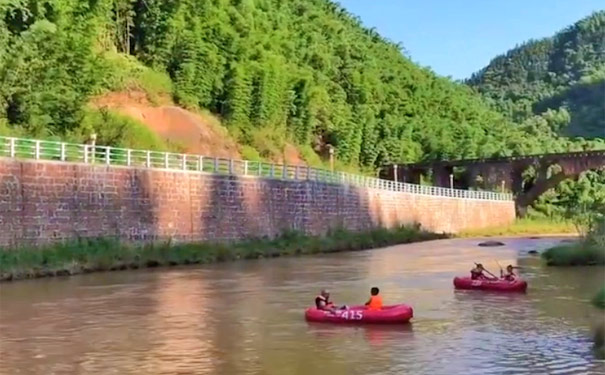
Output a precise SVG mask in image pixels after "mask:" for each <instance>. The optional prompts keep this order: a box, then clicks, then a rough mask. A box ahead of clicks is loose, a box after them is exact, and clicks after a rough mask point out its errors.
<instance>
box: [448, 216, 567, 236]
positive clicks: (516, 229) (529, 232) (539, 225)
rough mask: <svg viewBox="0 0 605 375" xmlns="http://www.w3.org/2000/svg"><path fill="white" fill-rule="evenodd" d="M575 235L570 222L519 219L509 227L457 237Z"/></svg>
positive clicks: (461, 234) (474, 231) (471, 232)
mask: <svg viewBox="0 0 605 375" xmlns="http://www.w3.org/2000/svg"><path fill="white" fill-rule="evenodd" d="M558 234H569V235H577V230H576V228H575V226H574V225H573V223H572V222H570V221H566V220H562V219H561V220H554V219H533V218H520V219H517V220H515V222H513V223H512V224H510V225H505V226H494V227H487V228H483V229H473V230H467V231H462V232H460V233H458V235H457V237H462V238H469V237H513V236H535V235H558Z"/></svg>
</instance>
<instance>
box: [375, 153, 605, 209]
mask: <svg viewBox="0 0 605 375" xmlns="http://www.w3.org/2000/svg"><path fill="white" fill-rule="evenodd" d="M530 168H533V169H534V171H535V178H534V179H533V180H529V181H527V180H525V179H524V174H525V173H526V171H528V170H529V169H530ZM599 169H600V170H605V150H601V151H581V152H566V153H558V154H539V155H526V156H510V157H499V158H485V159H469V160H444V161H433V162H421V163H413V164H390V165H386V166H384V167H383V168H382V169H381V171H380V177H381V178H384V179H389V180H395V181H399V182H409V183H414V184H419V183H420V182H421V180H422V178H423V177H425V178H429V177H430V178H432V182H433V184H434V185H435V186H441V187H455V188H459V189H485V190H502V191H512V192H513V194H514V195H515V202H516V206H517V212H518V213H520V214H523V213H524V212H525V210H526V208H527V206H529V205H530V204H532V203H533V202H534V201H535V200H536V199H537V198H538V197H539V196H540V195H541V194H543V193H544V192H546V191H547V190H549V189H551V188H554V187H555V186H557V185H558V184H559V183H560V182H561V181H563V180H565V179H568V178H577V177H578V176H579V175H580V174H581V173H583V172H585V171H588V170H599Z"/></svg>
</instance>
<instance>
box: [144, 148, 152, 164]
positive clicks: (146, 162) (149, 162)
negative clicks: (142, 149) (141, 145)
mask: <svg viewBox="0 0 605 375" xmlns="http://www.w3.org/2000/svg"><path fill="white" fill-rule="evenodd" d="M145 164H146V165H147V168H151V151H147V160H146V161H145Z"/></svg>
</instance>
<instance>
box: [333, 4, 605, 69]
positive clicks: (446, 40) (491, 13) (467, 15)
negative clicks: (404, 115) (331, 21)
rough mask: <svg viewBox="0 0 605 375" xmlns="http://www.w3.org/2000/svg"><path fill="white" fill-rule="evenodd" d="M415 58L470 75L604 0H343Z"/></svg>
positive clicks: (348, 7) (574, 19)
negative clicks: (495, 58)
mask: <svg viewBox="0 0 605 375" xmlns="http://www.w3.org/2000/svg"><path fill="white" fill-rule="evenodd" d="M338 2H339V3H340V4H341V5H342V6H343V7H345V8H346V9H347V10H348V11H349V12H351V13H353V14H355V15H357V16H359V18H360V19H361V21H362V22H363V24H364V26H366V27H374V28H376V31H378V32H379V33H380V34H381V35H382V36H384V37H386V38H388V39H390V40H392V41H393V42H396V43H397V42H401V43H402V44H403V47H404V48H405V50H406V51H407V53H408V54H409V55H410V57H411V58H412V60H413V61H414V62H416V63H419V64H420V65H422V66H428V67H431V69H432V70H433V71H435V72H436V73H438V74H440V75H443V76H451V77H452V78H454V79H464V78H468V77H470V75H471V74H472V73H474V72H476V71H478V70H480V69H481V68H483V67H484V66H486V65H487V64H488V63H489V62H490V60H491V59H492V58H494V57H496V56H497V55H500V54H502V53H505V52H506V51H508V50H509V49H511V48H513V47H515V45H517V44H520V43H522V42H524V41H526V40H528V39H540V38H543V37H547V36H552V35H553V34H555V33H556V32H557V31H559V30H561V29H563V28H565V27H567V26H569V25H571V24H573V23H575V22H576V21H578V20H580V19H581V18H584V17H586V16H588V15H589V14H590V13H592V12H593V11H595V10H601V9H605V1H603V0H339V1H338Z"/></svg>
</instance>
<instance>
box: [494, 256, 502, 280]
mask: <svg viewBox="0 0 605 375" xmlns="http://www.w3.org/2000/svg"><path fill="white" fill-rule="evenodd" d="M494 261H495V262H496V264H497V265H498V267H500V277H502V276H503V275H504V268H502V266H501V265H500V262H498V260H496V259H494Z"/></svg>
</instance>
